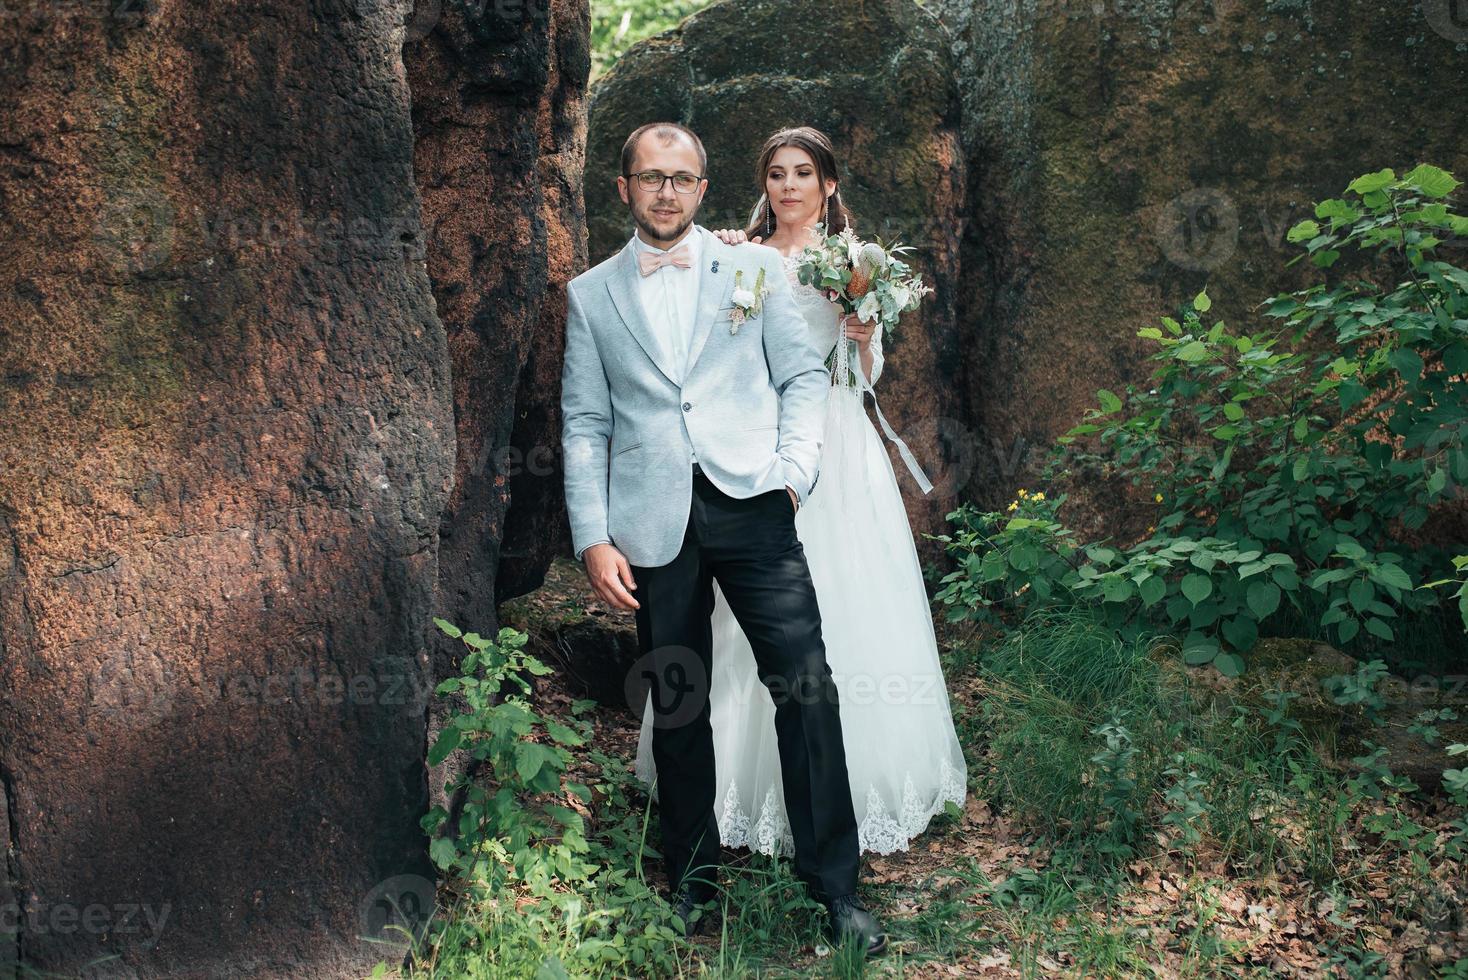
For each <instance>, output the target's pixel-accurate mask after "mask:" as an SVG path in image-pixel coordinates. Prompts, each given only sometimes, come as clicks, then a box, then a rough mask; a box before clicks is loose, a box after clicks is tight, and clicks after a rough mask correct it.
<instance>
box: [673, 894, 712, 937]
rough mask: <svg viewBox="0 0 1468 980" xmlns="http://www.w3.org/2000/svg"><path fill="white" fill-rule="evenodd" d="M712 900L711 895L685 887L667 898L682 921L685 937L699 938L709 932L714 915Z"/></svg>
mask: <svg viewBox="0 0 1468 980" xmlns="http://www.w3.org/2000/svg"><path fill="white" fill-rule="evenodd" d="M713 898H714V895H713V894H712V893H709V892H706V891H703V890H695V889H692V888H687V887H684V888H680V889H678V891H676V892H675V893H673V894H672V895H670V896H669V897H668V902H669V904H671V905H672V906H673V910H674V911H675V912H677V913H678V918H680V919H682V920H683V935H684V936H685V937H693V936H701V935H703V934H704V933H706V932H708V931H709V926H710V925H712V923H713V921H714V916H715V914H716V913H715V911H714V907H713V901H712V900H713ZM695 916H696V918H695Z"/></svg>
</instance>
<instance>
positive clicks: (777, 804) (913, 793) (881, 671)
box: [636, 126, 968, 854]
mask: <svg viewBox="0 0 1468 980" xmlns="http://www.w3.org/2000/svg"><path fill="white" fill-rule="evenodd" d="M836 173H837V168H836V157H835V153H834V151H833V150H832V148H831V143H830V141H829V140H828V139H827V138H826V136H825V135H824V134H823V133H821V132H820V131H819V130H816V129H812V128H810V127H807V126H801V127H797V128H794V129H782V130H780V131H779V132H776V133H775V134H773V135H772V136H770V138H769V139H768V140H766V141H765V145H764V148H763V149H762V150H761V152H760V157H759V165H758V167H757V168H756V174H757V175H758V177H757V179H758V183H759V185H760V190H761V194H760V198H759V201H758V202H757V203H756V204H755V206H754V209H753V211H752V212H751V216H750V223H749V227H748V228H747V229H745V230H744V231H734V230H726V231H719V232H716V234H718V235H719V237H720V238H721V239H723V240H724V241H725V242H727V243H734V242H741V241H745V240H747V239H748V240H753V241H755V242H760V241H763V243H764V244H765V245H769V246H771V247H773V248H776V249H778V250H779V251H780V252H781V254H783V255H784V256H785V270H786V275H787V277H788V278H789V280H790V282H791V288H792V290H793V292H794V294H795V298H796V300H797V302H798V303H799V304H800V307H801V312H802V313H803V314H804V316H805V319H806V322H807V324H808V325H809V327H810V329H811V330H812V331H814V332H815V335H816V338H817V347H818V348H819V349H820V350H821V351H822V352H831V353H832V354H834V356H828V361H834V366H833V371H832V388H831V391H830V397H829V399H828V401H827V406H826V427H825V438H824V442H823V444H822V449H821V459H820V466H819V468H818V471H817V472H818V476H817V481H816V482H817V483H818V484H819V487H818V488H817V489H815V490H814V492H813V493H812V494H811V495H810V497H809V499H808V501H807V502H806V503H805V504H804V505H803V506H802V507H800V509H799V510H798V511H797V512H796V515H795V529H796V534H797V536H798V537H799V539H800V541H801V544H802V545H803V546H804V549H805V554H806V559H807V561H808V562H809V565H810V574H811V578H812V579H813V580H814V582H815V587H816V597H817V601H818V602H819V604H820V609H821V632H822V634H823V636H824V638H825V643H826V655H827V661H828V662H829V664H830V666H831V672H832V676H833V677H834V679H835V681H836V685H837V689H838V691H839V692H840V697H841V728H842V734H843V736H844V739H845V745H846V766H847V773H848V775H849V777H850V782H851V800H852V804H853V806H854V807H855V810H856V817H857V821H858V825H859V831H858V833H859V839H860V846H861V850H862V851H864V852H866V851H870V852H874V853H877V854H889V853H891V852H893V851H898V850H906V849H907V847H908V843H909V842H910V841H911V840H912V838H913V837H914V836H916V835H917V834H920V833H921V832H922V831H923V830H924V829H925V828H926V827H927V825H928V822H929V820H930V819H931V818H932V817H933V816H934V815H935V814H938V813H941V812H942V811H943V809H944V804H945V803H946V802H947V801H949V800H952V801H953V802H954V803H955V804H958V805H959V806H962V805H963V801H964V795H965V792H966V789H967V773H968V770H967V766H966V765H965V763H964V759H963V752H962V750H961V749H960V747H959V743H958V736H957V734H956V733H955V731H954V728H953V718H952V714H951V712H950V709H949V705H948V692H947V688H946V687H945V685H944V683H943V672H942V668H941V666H940V665H939V661H938V645H937V640H936V638H935V636H934V633H933V621H932V618H931V614H930V612H929V608H928V598H927V593H926V591H925V590H924V586H923V578H922V571H921V569H920V567H919V564H918V557H917V549H916V548H915V547H914V545H913V537H912V530H911V528H910V527H909V526H908V523H907V512H906V510H905V509H904V507H903V503H902V495H901V493H900V492H899V490H898V485H897V478H896V476H895V474H894V473H893V470H892V464H891V462H890V461H889V460H888V457H887V451H886V448H885V447H884V446H883V445H882V440H881V437H880V436H879V435H878V434H877V431H876V429H875V428H873V426H872V423H871V422H870V421H869V420H868V419H867V415H866V410H865V407H864V405H863V400H864V397H865V395H866V393H868V392H871V385H872V384H874V383H875V382H876V381H877V379H878V377H880V376H881V373H882V360H883V358H882V331H881V328H880V327H878V326H877V325H876V324H875V322H873V323H866V324H864V323H861V322H860V321H859V320H858V319H857V318H856V317H855V316H850V317H845V318H843V317H842V315H841V310H840V307H839V306H837V305H836V304H835V303H833V302H831V301H829V300H827V299H826V298H825V296H824V295H823V294H822V293H821V292H820V291H819V290H818V289H816V288H815V287H813V286H806V285H801V284H800V283H799V281H798V278H797V276H796V271H795V270H796V266H797V264H798V262H797V256H798V255H799V254H800V252H801V250H802V249H803V248H804V247H805V246H806V245H807V244H814V243H815V242H816V237H815V233H814V231H813V226H814V225H816V224H817V223H818V222H821V221H823V220H824V222H825V224H826V227H827V229H829V231H828V234H835V233H837V232H839V231H841V230H842V229H843V228H845V227H847V225H848V223H849V221H850V217H851V216H850V213H849V212H848V211H847V210H846V208H845V206H844V205H843V204H842V203H841V194H840V191H839V190H838V187H837V180H836V176H835V175H836ZM843 331H844V335H845V337H846V340H845V342H844V343H841V342H840V339H841V336H842V333H843ZM848 369H849V370H848ZM872 398H873V402H874V403H875V400H876V395H875V394H873V395H872ZM877 416H878V418H879V420H880V421H881V424H882V427H883V430H884V431H885V432H886V433H887V435H888V436H889V437H890V438H892V439H893V441H894V443H895V444H896V445H897V447H898V450H899V453H900V455H901V457H902V459H903V460H904V462H905V463H906V464H907V466H908V469H909V470H910V471H911V472H912V475H913V477H914V478H915V479H916V480H917V482H918V485H919V487H920V488H921V489H922V491H923V492H924V493H926V492H927V491H928V490H929V489H931V485H930V484H929V483H928V481H927V478H926V477H925V476H924V475H923V472H922V470H921V469H920V468H919V467H918V465H917V463H916V461H915V460H913V458H912V454H911V453H910V452H908V451H907V446H906V445H905V444H904V443H903V442H902V440H901V439H899V438H897V435H896V433H894V432H893V431H892V430H891V428H890V427H889V426H888V425H887V422H886V419H885V418H883V417H882V415H881V410H880V409H878V410H877ZM713 638H714V645H713V670H714V677H713V678H711V684H710V686H711V694H710V698H711V704H710V712H711V724H712V726H713V730H714V754H715V759H716V771H717V772H716V775H717V784H718V788H717V793H716V796H715V805H714V813H715V816H716V817H717V819H718V825H719V836H720V838H721V839H722V842H723V843H724V844H725V845H726V846H729V847H749V848H750V849H751V850H754V851H759V852H760V853H763V854H775V853H776V852H777V851H778V852H779V853H782V854H789V853H791V852H792V851H793V841H792V839H791V834H790V823H789V820H788V818H787V817H786V815H785V798H784V791H783V787H782V784H781V781H780V757H779V753H778V750H777V746H776V742H775V724H774V705H773V703H772V702H771V700H770V696H769V693H768V691H767V690H766V689H765V688H764V686H763V685H762V684H761V683H760V681H759V678H758V675H757V673H756V670H755V660H754V654H753V651H752V650H751V649H750V646H749V641H748V640H746V639H745V637H744V632H743V631H742V630H741V629H740V627H739V624H738V622H737V621H736V620H735V618H734V616H733V614H732V613H731V612H730V611H729V605H728V603H727V601H726V600H725V599H724V596H723V594H722V592H721V591H720V590H719V587H718V585H717V584H715V586H714V613H713ZM652 724H653V723H652V706H651V704H650V703H649V704H648V706H647V707H646V709H645V712H644V715H643V722H642V732H641V735H640V737H639V739H638V744H637V763H636V771H637V775H638V776H639V778H641V779H642V781H643V782H645V783H647V784H649V785H652V783H653V778H654V775H655V772H656V769H655V766H654V765H653V759H652ZM654 792H655V787H654Z"/></svg>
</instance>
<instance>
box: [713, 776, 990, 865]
mask: <svg viewBox="0 0 1468 980" xmlns="http://www.w3.org/2000/svg"><path fill="white" fill-rule="evenodd" d="M939 765H940V768H939V771H938V793H937V796H936V797H935V798H934V799H933V800H931V801H929V802H924V801H923V800H921V799H920V798H919V797H918V794H917V789H916V787H914V786H913V783H912V776H911V774H909V775H908V776H907V778H906V781H905V782H904V785H903V789H902V811H901V813H899V814H898V815H897V816H895V817H894V816H893V815H892V814H891V812H889V811H888V809H887V804H886V802H885V801H884V800H883V799H882V794H881V793H879V792H878V791H877V787H876V786H875V785H872V786H868V787H867V801H866V802H867V805H866V816H864V817H862V820H861V823H860V824H859V825H858V826H857V829H856V833H857V841H858V848H859V850H860V851H863V852H868V851H870V852H872V853H876V854H891V853H892V852H893V851H905V850H907V849H908V845H909V844H910V843H911V842H912V839H913V838H914V837H916V836H918V835H919V834H921V833H922V832H923V831H924V830H926V829H927V827H928V823H929V822H930V821H932V819H933V817H935V816H937V815H938V814H940V813H942V812H943V809H944V805H945V804H946V803H947V802H948V801H949V800H952V801H953V803H954V804H955V805H957V806H963V801H964V797H965V795H966V793H967V792H968V787H966V786H965V785H964V781H963V780H962V779H960V778H959V775H958V770H957V769H955V768H954V767H953V765H952V764H951V763H950V762H949V761H948V760H947V759H946V758H945V759H942V760H940V764H939ZM723 811H724V812H723V813H722V814H721V815H720V816H719V837H720V839H721V841H722V843H723V844H724V846H725V847H748V848H749V849H750V850H751V851H757V852H759V853H760V854H768V855H774V854H776V853H777V852H778V853H780V854H791V853H794V851H795V838H794V837H793V836H792V835H791V833H790V821H789V820H788V819H787V818H786V816H785V810H784V807H782V806H781V805H780V801H779V798H778V797H777V796H776V795H775V787H774V786H771V787H770V788H769V790H767V791H766V793H765V798H764V801H763V802H762V803H761V804H760V808H759V817H758V819H756V820H753V821H751V819H750V816H749V814H747V813H745V812H744V808H743V807H742V806H741V805H740V803H739V786H738V784H737V783H732V782H731V783H730V784H729V789H728V791H727V792H725V794H724V807H723Z"/></svg>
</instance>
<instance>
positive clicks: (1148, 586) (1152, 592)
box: [1137, 575, 1167, 606]
mask: <svg viewBox="0 0 1468 980" xmlns="http://www.w3.org/2000/svg"><path fill="white" fill-rule="evenodd" d="M1137 591H1139V592H1140V593H1141V594H1142V602H1143V603H1144V604H1145V605H1148V606H1151V605H1153V604H1154V603H1156V602H1157V601H1158V600H1159V599H1161V598H1162V597H1163V596H1165V595H1167V583H1166V582H1164V581H1163V580H1162V577H1161V576H1159V575H1148V576H1147V577H1146V578H1144V579H1142V581H1141V582H1140V583H1139V584H1138V585H1137Z"/></svg>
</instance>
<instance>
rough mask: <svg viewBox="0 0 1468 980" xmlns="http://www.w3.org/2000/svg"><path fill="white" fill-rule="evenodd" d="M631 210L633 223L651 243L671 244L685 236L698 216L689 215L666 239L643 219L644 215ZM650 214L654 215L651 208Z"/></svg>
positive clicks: (694, 214)
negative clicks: (680, 236) (686, 230)
mask: <svg viewBox="0 0 1468 980" xmlns="http://www.w3.org/2000/svg"><path fill="white" fill-rule="evenodd" d="M629 210H631V211H632V221H633V223H634V224H636V225H637V227H638V230H640V231H641V232H642V233H643V235H644V236H646V237H647V238H648V239H649V240H650V241H659V242H671V241H673V240H674V239H676V238H677V237H678V236H679V235H681V234H683V232H684V230H685V229H687V227H688V226H689V225H691V224H693V219H694V217H695V216H696V214H697V212H693V213H690V214H688V215H687V216H686V217H685V218H684V219H683V222H682V224H680V225H679V226H678V227H677V228H675V229H673V231H672V233H671V234H669V235H668V236H667V237H666V238H665V237H663V234H662V232H660V231H658V230H657V229H656V228H654V227H653V226H652V225H650V224H648V223H647V221H645V220H644V219H643V217H642V215H640V214H638V213H637V210H636V209H635V208H634V209H629ZM648 213H649V214H651V213H652V209H651V208H648Z"/></svg>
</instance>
